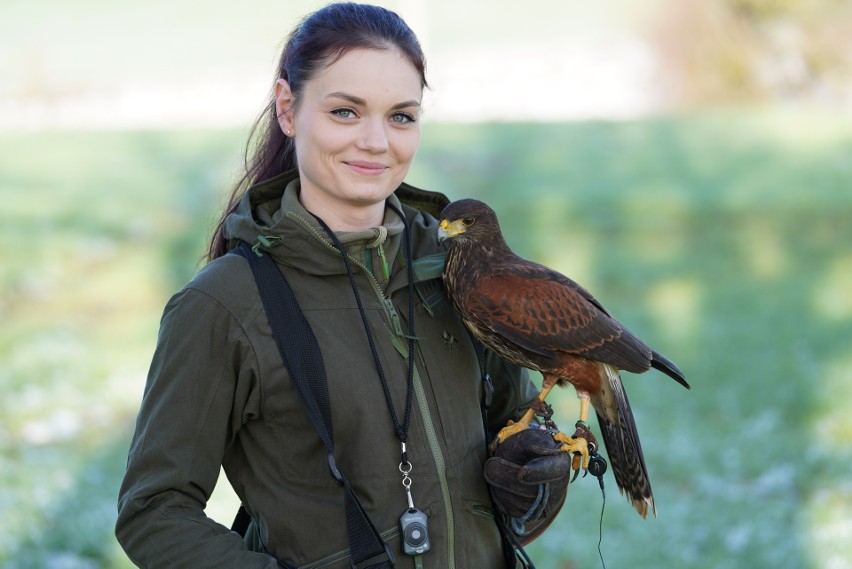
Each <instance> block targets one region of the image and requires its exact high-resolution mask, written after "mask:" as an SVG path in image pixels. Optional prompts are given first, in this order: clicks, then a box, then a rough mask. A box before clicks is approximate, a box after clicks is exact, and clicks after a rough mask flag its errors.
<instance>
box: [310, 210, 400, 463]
mask: <svg viewBox="0 0 852 569" xmlns="http://www.w3.org/2000/svg"><path fill="white" fill-rule="evenodd" d="M387 205H388V207H389V208H391V209H392V210H393V211H394V213H396V214H397V215H398V216H399V218H400V219H401V220H402V225H403V227H405V256H406V260H407V264H408V335H407V336H408V371H407V376H406V395H405V419H404V420H403V422H402V423H400V422H399V418H398V417H397V415H396V409H394V405H393V400H392V399H391V394H390V388H389V387H388V380H387V378H386V377H385V372H384V369H383V368H382V362H381V360H380V359H379V352H378V350H377V349H376V342H375V340H373V333H372V332H371V331H370V325H369V323H368V322H367V313H366V311H365V310H364V305H363V303H362V302H361V295H360V294H358V287H357V286H356V284H355V276H354V274H353V272H352V264H351V263H350V262H349V253H347V252H346V249H344V248H343V244H342V243H341V242H340V239H338V237H337V235H335V234H334V232H333V231H332V230H331V229H330V228H329V227H328V225H326V223H325V222H324V221H323V220H322V219H320V218H319V217H317V216H316V215H314V218H316V220H317V221H318V222H319V224H320V225H321V226H322V228H323V229H324V230H325V232H326V233H328V236H329V237H330V238H331V240H332V242H334V246H335V247H337V249H338V250H339V251H340V255H341V256H342V257H343V264H344V265H346V273H347V274H348V275H349V284H350V285H351V286H352V292H353V293H354V294H355V301H356V302H357V303H358V312H359V313H360V314H361V321H362V322H363V323H364V330H365V331H366V333H367V341H368V342H369V344H370V351H371V352H372V353H373V361H375V362H376V371H377V372H378V373H379V379H380V380H381V382H382V390H383V391H384V394H385V401H386V402H387V405H388V410H389V411H390V414H391V420H392V421H393V426H394V429H396V436H397V437H398V438H399V441H400V442H401V443H402V445H403V449H405V442H406V440H407V439H408V425H409V423H410V420H411V403H412V399H413V397H412V395H413V385H414V267H413V263H412V257H413V249H412V244H411V228H409V226H408V223H407V222H406V220H405V216H404V215H403V213H402V212H401V211H400V210H398V209H397V208H396V207H395V206H394V205H393V204H390V203H389V204H387ZM311 215H313V214H311ZM407 454H408V453H407V452H406V451H405V450H403V453H402V460H403V462H408V456H407Z"/></svg>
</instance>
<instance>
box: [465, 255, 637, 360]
mask: <svg viewBox="0 0 852 569" xmlns="http://www.w3.org/2000/svg"><path fill="white" fill-rule="evenodd" d="M513 261H514V262H506V263H503V264H502V265H501V269H500V270H498V271H495V272H494V273H493V274H491V275H489V276H486V277H484V278H482V279H481V280H480V282H479V284H478V285H477V286H474V287H472V288H471V289H470V290H469V291H468V293H467V294H466V295H465V298H464V299H461V300H462V301H463V303H464V305H465V307H466V311H467V312H468V314H469V315H472V316H474V317H475V318H476V319H477V320H478V323H479V325H480V326H482V327H485V328H488V329H490V330H492V331H493V332H495V333H497V334H499V335H500V336H502V337H503V338H504V339H505V340H506V341H507V342H511V343H512V344H515V345H516V346H517V347H519V348H522V349H523V350H526V351H528V352H532V353H535V354H539V355H541V356H545V357H550V356H553V355H554V354H555V353H557V352H567V353H571V354H576V355H581V356H585V357H588V358H590V359H594V360H598V361H602V362H605V363H608V364H611V365H614V366H616V367H618V368H619V369H624V370H627V371H633V372H637V373H639V372H642V371H646V370H647V369H648V367H649V365H650V358H651V350H650V349H649V348H648V347H647V346H646V345H645V344H644V343H642V342H641V341H640V340H638V339H637V338H636V337H635V336H633V335H632V334H631V333H630V332H628V331H627V330H625V329H624V327H622V326H621V324H620V323H619V322H618V321H617V320H615V319H614V318H612V317H611V316H610V315H609V313H608V312H607V311H606V310H605V309H604V307H603V306H601V304H600V303H599V302H598V301H597V300H596V299H595V298H594V297H593V296H592V295H591V294H590V293H589V292H588V291H586V290H585V289H584V288H583V287H581V286H580V285H578V284H577V283H575V282H574V281H572V280H571V279H569V278H568V277H566V276H564V275H562V274H560V273H558V272H556V271H553V270H551V269H549V268H547V267H545V266H543V265H538V264H537V263H531V262H529V261H525V260H523V259H520V258H515V259H514V260H513Z"/></svg>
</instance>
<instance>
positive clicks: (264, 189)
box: [224, 170, 449, 275]
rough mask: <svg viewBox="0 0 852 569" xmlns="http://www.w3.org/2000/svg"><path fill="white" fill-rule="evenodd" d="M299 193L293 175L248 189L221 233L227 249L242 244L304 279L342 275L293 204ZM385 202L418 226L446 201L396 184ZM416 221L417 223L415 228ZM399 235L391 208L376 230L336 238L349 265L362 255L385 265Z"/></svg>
mask: <svg viewBox="0 0 852 569" xmlns="http://www.w3.org/2000/svg"><path fill="white" fill-rule="evenodd" d="M299 189H300V181H299V174H298V171H297V170H290V171H288V172H285V173H283V174H280V175H279V176H276V177H274V178H270V179H269V180H266V181H264V182H261V183H259V184H256V185H254V186H252V187H250V188H249V189H248V190H247V191H246V192H245V194H244V195H243V196H242V198H241V200H240V203H239V204H238V206H237V209H236V210H235V211H234V212H233V213H231V214H230V215H228V216H227V218H226V219H225V227H224V231H225V237H226V239H228V242H229V249H230V248H234V247H236V246H238V245H239V242H245V243H248V244H249V245H252V246H257V247H260V248H262V249H265V250H268V251H269V253H270V255H271V256H272V257H273V258H274V259H275V260H276V261H277V262H279V263H280V264H282V265H285V266H287V265H289V266H298V267H299V269H300V270H302V271H305V272H307V273H309V274H317V275H325V274H339V273H340V272H344V271H345V266H344V265H343V264H342V263H341V262H340V260H339V254H338V253H337V251H336V248H335V246H334V244H333V242H332V240H331V238H330V237H329V236H328V234H327V233H326V232H325V230H324V229H323V228H322V226H321V225H320V224H319V222H317V220H316V219H315V218H314V216H313V215H311V214H310V213H309V212H308V211H307V210H306V209H305V208H304V207H303V206H302V204H301V203H300V202H299V199H298V195H299ZM387 202H388V204H389V205H392V206H394V207H395V208H396V209H400V210H401V211H403V213H404V215H405V216H406V219H407V221H408V223H409V224H412V223H419V224H420V225H423V224H424V223H423V221H424V220H423V219H422V218H423V217H424V215H423V214H424V213H425V214H427V215H426V216H425V217H428V218H434V217H437V216H438V215H439V214H440V212H441V210H442V209H443V208H444V207H445V206H446V205H447V204H448V203H449V199H448V198H447V197H446V196H445V195H443V194H440V193H438V192H429V191H426V190H421V189H418V188H415V187H413V186H409V185H408V184H402V185H400V187H399V188H397V190H396V191H395V192H394V193H393V194H392V195H391V196H390V197H389V198H388V200H387ZM418 218H421V220H420V221H419V222H418ZM434 223H435V222H434V220H431V222H430V221H425V224H426V225H432V224H434ZM403 231H404V225H403V223H402V220H400V219H399V217H398V215H397V214H396V213H395V211H394V208H391V207H387V208H386V210H385V218H384V222H383V224H382V226H381V227H373V228H370V229H367V230H365V231H358V232H338V233H336V236H337V238H338V239H339V240H340V242H341V244H343V246H344V247H345V248H346V249H347V251H348V253H349V255H350V256H351V257H353V258H355V259H361V258H363V257H364V256H365V254H366V252H367V250H376V251H378V253H379V254H380V255H382V256H383V257H386V258H387V259H389V260H391V259H393V258H395V257H396V255H397V252H398V251H399V247H400V243H401V242H402V234H403ZM329 253H333V255H329Z"/></svg>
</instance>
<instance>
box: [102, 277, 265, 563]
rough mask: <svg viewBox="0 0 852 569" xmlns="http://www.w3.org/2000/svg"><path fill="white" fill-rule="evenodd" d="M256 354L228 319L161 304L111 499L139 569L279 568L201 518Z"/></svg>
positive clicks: (195, 296) (189, 301) (185, 295)
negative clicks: (118, 486)
mask: <svg viewBox="0 0 852 569" xmlns="http://www.w3.org/2000/svg"><path fill="white" fill-rule="evenodd" d="M254 366H255V356H254V353H253V351H252V350H251V349H250V345H249V343H248V341H247V340H246V338H245V335H244V334H243V331H242V328H241V327H240V326H239V324H238V323H236V322H235V320H234V318H233V317H232V316H231V314H230V313H229V312H228V311H227V310H226V309H225V308H224V307H222V306H221V305H220V304H219V303H218V302H216V301H215V300H214V299H212V298H211V297H209V296H207V295H206V294H205V293H203V292H200V291H198V290H194V289H184V290H183V291H181V292H179V293H178V294H176V295H175V296H174V297H173V298H172V299H171V300H170V301H169V303H168V305H167V306H166V309H165V313H164V315H163V319H162V321H161V325H160V334H159V337H158V340H157V348H156V351H155V353H154V358H153V361H152V364H151V368H150V371H149V374H148V381H147V384H146V387H145V394H144V398H143V401H142V406H141V409H140V411H139V416H138V418H137V423H136V432H135V434H134V436H133V440H132V443H131V447H130V453H129V457H128V463H127V472H126V474H125V476H124V480H123V482H122V485H121V490H120V494H119V501H118V520H117V522H116V537H117V538H118V541H119V542H120V543H121V545H122V547H123V548H124V550H125V551H126V552H127V554H128V556H129V557H130V559H131V560H132V561H133V562H134V563H136V564H137V565H138V566H140V567H147V568H160V567H168V568H181V567H192V568H196V569H198V568H217V567H221V568H225V567H244V568H268V569H272V568H277V567H278V563H277V561H275V559H274V558H272V557H271V556H268V555H264V554H261V553H255V552H251V551H249V550H248V549H247V547H246V546H245V544H244V542H243V539H242V538H241V537H240V536H239V535H238V534H236V533H234V532H231V531H230V530H229V529H228V528H226V527H224V526H222V525H220V524H218V523H216V522H215V521H213V520H212V519H210V518H208V517H207V516H206V515H205V513H204V508H205V506H206V504H207V500H208V498H209V497H210V494H211V492H212V491H213V488H214V486H215V485H216V481H217V479H218V476H219V471H220V467H221V465H222V459H223V456H224V453H225V451H226V449H227V448H228V447H229V445H230V443H231V442H232V441H233V440H234V437H235V434H236V432H237V431H238V430H239V426H240V424H241V423H243V422H245V421H246V420H247V414H248V413H250V411H249V410H247V409H246V401H248V400H249V399H256V398H254V397H250V396H249V392H250V391H251V390H252V389H257V386H256V380H255V378H256V374H255V373H254V372H253V371H252V370H253V369H254Z"/></svg>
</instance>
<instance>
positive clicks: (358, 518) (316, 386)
mask: <svg viewBox="0 0 852 569" xmlns="http://www.w3.org/2000/svg"><path fill="white" fill-rule="evenodd" d="M232 253H235V254H237V255H240V256H242V257H244V258H245V259H246V260H248V263H249V266H250V267H251V270H252V274H254V279H255V282H256V283H257V288H258V291H259V292H260V299H261V301H262V302H263V307H264V309H265V311H266V318H267V320H268V321H269V327H270V328H271V329H272V335H273V337H274V338H275V344H276V345H277V346H278V350H279V351H280V352H281V358H282V360H283V362H284V366H285V367H286V368H287V370H288V371H289V372H290V377H291V379H292V381H293V384H294V385H295V387H296V391H297V392H298V394H299V398H300V399H301V400H302V404H303V405H304V406H305V410H306V411H307V413H308V417H309V418H310V420H311V423H313V425H314V428H315V429H316V431H317V433H318V434H319V436H320V438H321V439H322V441H323V443H324V444H325V447H326V449H327V450H328V455H327V456H328V466H329V470H330V472H331V475H332V476H333V477H334V478H335V480H337V482H338V483H339V484H340V485H341V486H343V489H344V503H345V507H346V532H347V535H348V537H349V552H350V566H351V567H352V568H353V569H389V568H392V567H394V559H393V554H392V553H391V551H390V548H389V547H388V545H387V544H386V543H385V542H384V541H383V540H382V538H381V536H380V535H379V532H378V531H377V530H376V527H375V526H374V525H373V523H372V522H371V521H370V518H369V517H368V516H367V512H366V511H365V510H364V508H363V507H362V506H361V503H360V502H359V501H358V498H357V497H356V496H355V492H354V490H353V489H352V486H351V485H350V484H349V481H348V480H347V479H346V477H345V476H343V474H342V473H341V472H340V470H339V469H338V468H337V463H336V461H335V459H334V431H333V429H332V425H331V406H330V405H329V397H328V381H327V379H326V375H325V364H324V363H323V359H322V353H321V352H320V348H319V343H318V342H317V339H316V336H314V333H313V330H311V327H310V324H308V321H307V319H306V318H305V315H304V314H303V313H302V310H301V308H299V304H298V302H297V301H296V297H295V295H294V294H293V290H292V289H291V288H290V285H289V283H287V279H285V278H284V275H283V274H282V273H281V271H280V269H279V268H278V266H277V265H276V264H275V262H274V261H273V260H272V259H271V258H270V257H269V255H264V254H262V253H261V252H260V250H258V251H257V252H255V251H253V250H252V248H251V247H249V246H248V245H247V244H245V243H244V244H242V245H240V246H239V247H238V248H236V249H234V250H233V251H232ZM285 330H286V333H285ZM235 522H236V520H235Z"/></svg>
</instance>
